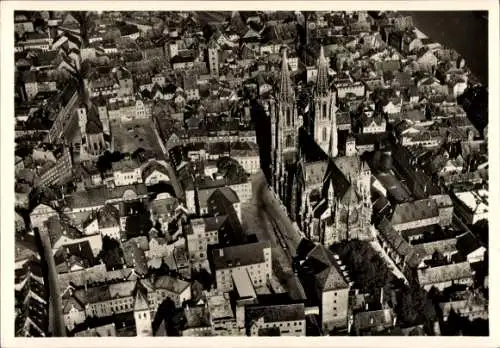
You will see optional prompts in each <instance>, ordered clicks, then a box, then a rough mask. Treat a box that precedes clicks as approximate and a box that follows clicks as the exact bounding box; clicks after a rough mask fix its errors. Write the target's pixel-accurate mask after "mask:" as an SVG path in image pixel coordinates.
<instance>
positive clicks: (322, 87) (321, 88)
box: [316, 46, 328, 95]
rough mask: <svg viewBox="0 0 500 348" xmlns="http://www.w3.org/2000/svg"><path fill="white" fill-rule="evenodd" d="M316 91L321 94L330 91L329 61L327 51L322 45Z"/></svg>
mask: <svg viewBox="0 0 500 348" xmlns="http://www.w3.org/2000/svg"><path fill="white" fill-rule="evenodd" d="M316 91H317V92H316V93H317V94H319V95H325V94H327V93H328V62H327V61H326V58H325V51H324V49H323V46H321V49H320V51H319V58H318V78H317V80H316Z"/></svg>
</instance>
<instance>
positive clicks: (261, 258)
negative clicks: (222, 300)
mask: <svg viewBox="0 0 500 348" xmlns="http://www.w3.org/2000/svg"><path fill="white" fill-rule="evenodd" d="M213 257H214V264H215V265H214V266H215V279H216V283H217V289H218V290H220V291H223V292H228V291H231V290H232V289H233V288H234V281H233V278H232V272H233V271H234V270H243V271H247V272H248V275H249V277H250V279H251V281H252V285H253V286H255V287H259V286H264V285H266V283H267V280H268V278H270V277H271V275H272V260H271V247H270V245H269V244H268V243H252V244H243V245H237V246H230V247H226V248H219V249H215V250H214V251H213Z"/></svg>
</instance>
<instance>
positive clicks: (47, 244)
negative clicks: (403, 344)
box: [2, 7, 498, 337]
mask: <svg viewBox="0 0 500 348" xmlns="http://www.w3.org/2000/svg"><path fill="white" fill-rule="evenodd" d="M429 9H431V7H429ZM488 21H489V13H488V11H460V12H459V11H446V12H437V11H435V12H431V11H426V12H418V11H414V12H405V11H402V12H396V11H328V10H326V9H325V11H294V10H292V11H276V10H275V11H243V10H242V11H160V10H157V11H97V10H96V11H45V10H41V11H15V12H14V27H13V29H14V32H10V33H8V35H14V50H13V52H12V54H14V63H15V67H14V69H12V70H14V76H15V86H14V87H15V91H14V108H13V110H12V112H13V113H14V117H15V135H14V136H15V144H14V146H12V148H11V150H9V151H15V185H14V190H15V224H14V221H12V226H13V228H12V230H14V226H15V231H12V232H11V234H12V235H14V234H15V251H14V253H15V266H14V267H13V268H14V271H15V272H14V273H15V274H14V284H15V286H14V289H12V288H10V289H8V291H14V293H15V295H14V296H13V298H14V301H15V304H14V306H13V307H14V308H15V313H14V315H12V314H10V312H9V316H8V318H9V319H10V320H12V321H14V328H15V332H14V333H12V334H13V335H14V336H15V337H137V336H140V337H166V336H170V337H171V336H187V337H194V336H489V335H490V331H491V330H490V328H489V286H488V279H489V268H488V260H489V257H488V244H489V243H488V241H489V233H488V232H489V219H488V217H489V192H490V191H489V174H488V172H489V162H488V96H489V92H488V82H489V80H488V59H491V57H492V56H491V54H490V55H489V54H488ZM6 34H7V33H6ZM3 68H4V69H11V67H10V65H9V67H8V68H7V67H5V66H4V67H3ZM490 83H491V80H490ZM497 97H498V96H497ZM9 117H12V116H9ZM12 208H14V207H9V209H11V211H12ZM493 210H494V209H493ZM2 232H3V233H7V232H8V231H2ZM10 274H11V275H9V274H7V273H6V274H4V276H5V277H12V273H10Z"/></svg>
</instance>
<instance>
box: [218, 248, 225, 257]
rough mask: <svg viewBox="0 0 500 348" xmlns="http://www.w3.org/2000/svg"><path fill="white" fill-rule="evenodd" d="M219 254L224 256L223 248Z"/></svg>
mask: <svg viewBox="0 0 500 348" xmlns="http://www.w3.org/2000/svg"><path fill="white" fill-rule="evenodd" d="M219 256H220V257H224V250H223V249H219Z"/></svg>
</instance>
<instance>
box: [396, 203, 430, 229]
mask: <svg viewBox="0 0 500 348" xmlns="http://www.w3.org/2000/svg"><path fill="white" fill-rule="evenodd" d="M436 216H439V210H438V207H437V204H436V201H435V200H434V199H431V198H429V199H421V200H418V201H413V202H406V203H400V204H398V205H396V207H395V208H394V213H393V215H392V218H391V223H392V224H393V225H397V224H404V223H407V222H411V221H418V220H423V219H429V218H432V217H436Z"/></svg>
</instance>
